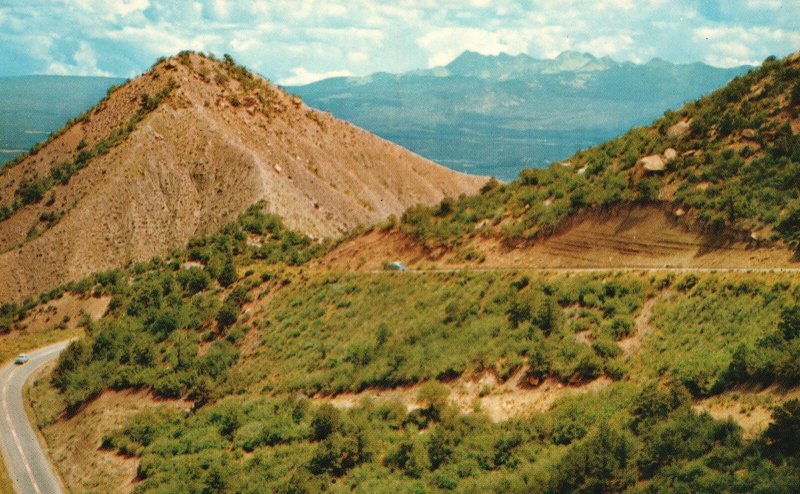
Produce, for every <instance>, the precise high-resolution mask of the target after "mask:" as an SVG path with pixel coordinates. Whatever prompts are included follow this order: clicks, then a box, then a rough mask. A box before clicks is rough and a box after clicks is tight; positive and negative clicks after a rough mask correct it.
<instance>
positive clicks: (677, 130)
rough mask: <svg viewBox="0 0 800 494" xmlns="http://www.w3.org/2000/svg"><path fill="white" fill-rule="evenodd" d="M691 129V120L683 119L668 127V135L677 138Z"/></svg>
mask: <svg viewBox="0 0 800 494" xmlns="http://www.w3.org/2000/svg"><path fill="white" fill-rule="evenodd" d="M690 130H691V128H690V127H689V122H686V121H683V120H682V121H680V122H678V123H676V124H675V125H672V126H671V127H670V128H668V129H667V137H672V138H674V139H677V138H680V137H683V136H685V135H686V134H688V133H689V131H690Z"/></svg>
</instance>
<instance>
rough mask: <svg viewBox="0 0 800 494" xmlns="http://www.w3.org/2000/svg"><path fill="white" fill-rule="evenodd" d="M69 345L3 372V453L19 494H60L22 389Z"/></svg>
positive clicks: (0, 404)
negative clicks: (29, 414) (24, 401)
mask: <svg viewBox="0 0 800 494" xmlns="http://www.w3.org/2000/svg"><path fill="white" fill-rule="evenodd" d="M68 344H69V342H68V341H64V342H61V343H56V344H55V345H50V346H48V347H44V348H41V349H39V350H37V351H35V352H32V353H30V354H29V355H30V357H31V359H30V361H29V362H28V363H26V364H24V365H14V364H13V363H10V364H8V365H6V366H5V367H3V368H0V450H2V453H3V459H5V463H6V467H7V469H8V474H9V476H10V477H11V479H12V480H13V481H14V487H15V488H16V491H17V493H18V494H61V493H62V492H63V491H62V489H61V483H60V482H59V480H58V476H57V475H56V473H55V471H54V470H53V467H52V465H50V462H49V460H48V459H47V456H46V455H45V453H44V451H43V450H42V446H41V445H40V444H39V439H38V437H37V436H36V433H35V432H34V431H33V427H32V426H31V424H30V422H29V421H28V415H27V414H26V413H25V406H24V405H23V402H22V388H23V386H24V385H25V382H26V381H27V380H28V379H29V378H30V377H31V375H32V374H33V373H34V372H36V370H37V369H39V368H41V367H42V366H43V365H45V364H46V363H48V362H50V361H51V360H53V359H54V358H56V357H57V356H58V354H59V353H61V351H62V350H64V349H65V348H66V347H67V345H68Z"/></svg>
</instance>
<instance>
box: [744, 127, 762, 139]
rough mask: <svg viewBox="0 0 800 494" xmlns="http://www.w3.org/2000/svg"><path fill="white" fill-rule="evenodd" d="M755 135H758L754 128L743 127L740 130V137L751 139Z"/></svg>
mask: <svg viewBox="0 0 800 494" xmlns="http://www.w3.org/2000/svg"><path fill="white" fill-rule="evenodd" d="M756 136H758V133H757V132H756V131H755V129H744V130H743V131H742V137H744V138H745V139H751V140H752V139H755V138H756Z"/></svg>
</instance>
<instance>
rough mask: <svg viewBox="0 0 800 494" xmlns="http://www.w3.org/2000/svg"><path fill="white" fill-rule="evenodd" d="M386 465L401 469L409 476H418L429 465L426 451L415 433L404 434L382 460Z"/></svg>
mask: <svg viewBox="0 0 800 494" xmlns="http://www.w3.org/2000/svg"><path fill="white" fill-rule="evenodd" d="M384 462H385V463H386V465H387V466H390V467H395V468H398V469H400V470H403V471H404V472H405V474H406V475H408V476H409V477H414V478H419V477H421V476H422V474H423V473H425V471H426V470H428V469H429V468H430V467H431V462H430V459H429V458H428V451H427V450H426V449H425V447H424V446H423V444H422V441H421V440H420V438H419V437H418V436H417V435H409V436H406V437H405V438H404V439H403V440H402V441H400V443H399V444H398V445H397V447H396V448H395V449H394V450H393V451H390V452H389V453H388V454H387V455H386V458H385V460H384Z"/></svg>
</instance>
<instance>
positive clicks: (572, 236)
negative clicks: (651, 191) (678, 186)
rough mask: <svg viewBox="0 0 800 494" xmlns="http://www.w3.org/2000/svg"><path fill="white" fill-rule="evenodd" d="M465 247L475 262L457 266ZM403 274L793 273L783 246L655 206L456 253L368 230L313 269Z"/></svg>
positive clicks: (482, 241) (474, 244) (473, 242)
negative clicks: (399, 270) (715, 231)
mask: <svg viewBox="0 0 800 494" xmlns="http://www.w3.org/2000/svg"><path fill="white" fill-rule="evenodd" d="M466 249H472V250H473V251H476V252H478V253H480V254H482V255H483V256H484V257H485V260H484V261H483V262H475V261H471V262H468V261H464V260H463V259H462V256H460V255H459V253H460V252H462V251H465V250H466ZM395 260H399V261H404V262H406V263H407V264H408V265H409V266H410V267H411V268H418V269H424V268H441V269H448V268H458V267H467V268H475V269H495V268H522V267H524V268H546V269H639V268H641V269H659V268H684V269H717V268H719V269H749V268H762V269H763V268H796V267H800V263H797V262H796V261H795V260H794V259H793V258H792V252H790V251H789V250H788V249H786V248H784V247H761V248H757V247H754V245H753V244H750V243H746V242H742V241H733V240H730V239H725V238H716V237H714V236H713V235H708V234H704V233H701V232H699V231H698V230H696V229H693V228H692V227H691V226H690V225H687V224H684V223H682V222H681V221H680V220H678V219H676V218H675V217H674V216H673V215H671V214H670V213H669V212H666V211H664V210H662V209H659V208H656V207H631V208H629V209H622V210H618V211H615V212H612V213H607V214H599V213H594V214H586V215H583V217H581V218H576V219H575V220H573V221H572V223H571V224H569V225H567V226H566V227H565V228H563V229H562V230H561V231H560V232H558V233H556V234H554V235H552V236H550V237H547V238H543V239H541V240H537V241H534V242H530V243H526V244H519V245H515V246H507V245H504V244H503V242H502V241H500V240H499V239H496V238H481V237H473V238H470V239H468V240H466V241H465V242H464V243H463V244H462V245H461V246H459V247H458V248H457V249H450V250H447V249H428V248H425V247H424V246H422V245H421V244H420V243H418V242H416V241H415V240H414V239H412V238H410V237H408V236H407V235H405V234H403V233H401V232H399V231H397V230H392V231H388V232H383V231H380V230H374V231H371V232H369V233H366V234H364V235H362V236H359V237H356V238H355V239H352V240H350V241H348V242H344V243H342V244H341V245H339V246H338V247H336V248H335V249H333V250H332V251H331V253H329V254H328V255H327V256H326V257H325V258H324V259H323V260H322V261H321V263H320V264H321V265H323V266H328V267H332V268H335V269H344V270H378V269H381V268H382V266H383V263H384V262H385V261H395Z"/></svg>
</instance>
